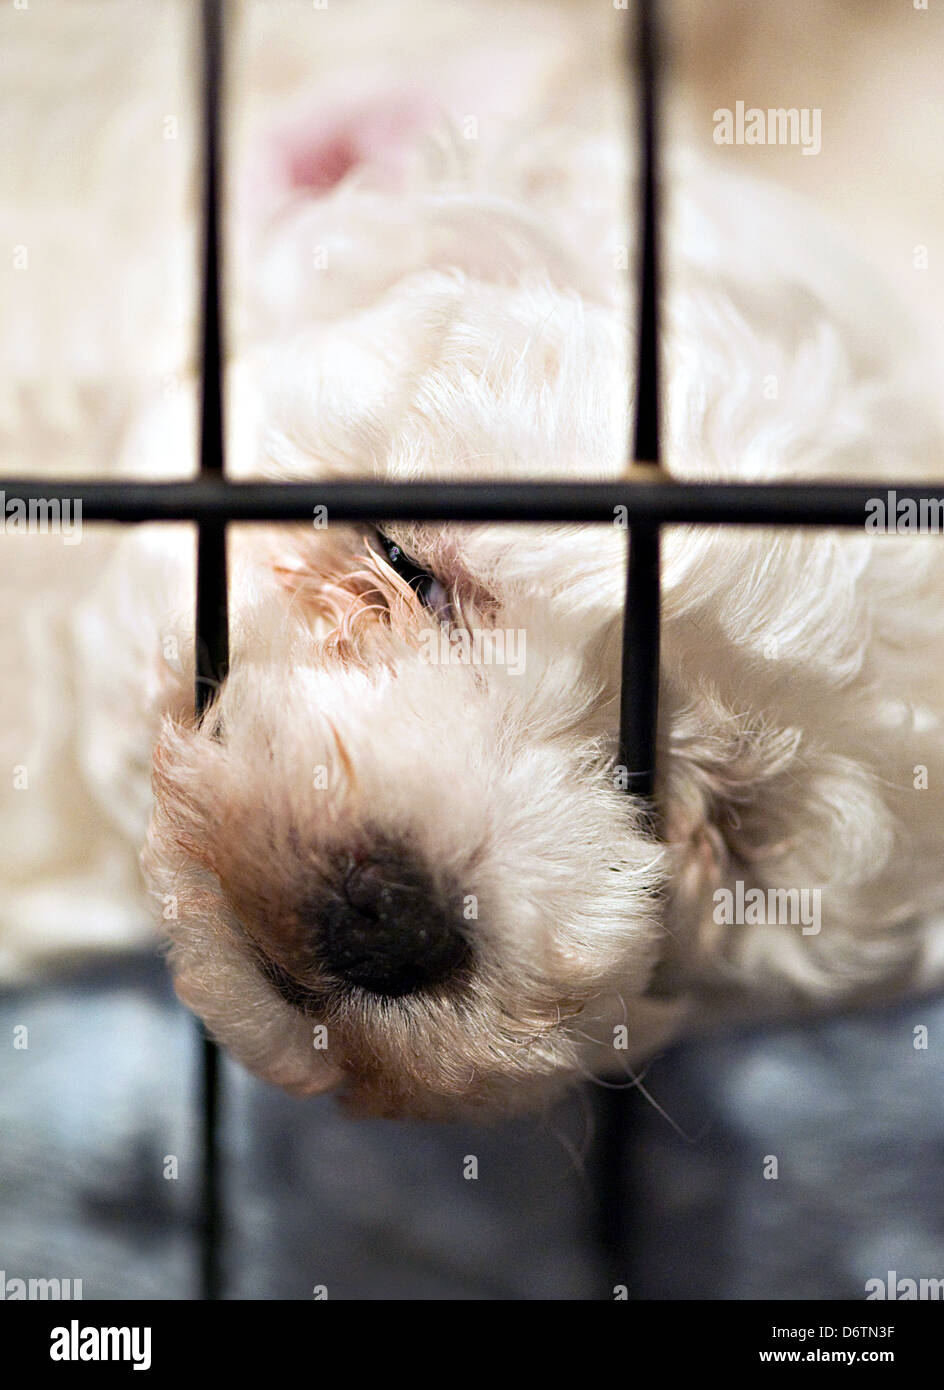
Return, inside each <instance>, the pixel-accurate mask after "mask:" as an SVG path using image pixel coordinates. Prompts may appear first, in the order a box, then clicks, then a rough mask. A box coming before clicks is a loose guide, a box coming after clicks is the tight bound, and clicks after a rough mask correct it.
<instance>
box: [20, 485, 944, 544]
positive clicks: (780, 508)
mask: <svg viewBox="0 0 944 1390" xmlns="http://www.w3.org/2000/svg"><path fill="white" fill-rule="evenodd" d="M891 497H894V498H895V499H897V501H898V503H899V504H900V503H901V502H904V501H914V502H917V503H921V502H925V503H932V504H944V487H941V486H937V487H924V486H922V485H921V484H919V483H909V484H907V485H905V484H901V485H898V486H896V487H894V489H890V487H889V484H888V483H887V482H873V483H856V484H851V483H693V482H648V481H646V482H628V481H622V480H618V481H615V482H602V483H575V482H563V481H559V482H430V481H424V482H419V483H398V482H386V481H373V480H366V481H356V482H324V483H319V482H304V483H295V482H271V481H266V482H252V483H234V482H229V481H226V480H224V479H220V478H213V477H197V478H193V479H187V480H182V481H180V482H169V483H149V482H138V481H133V482H132V481H127V480H121V481H103V482H92V481H79V480H70V479H62V478H57V479H55V480H53V479H37V478H31V479H28V480H21V479H15V480H14V479H10V480H7V481H3V480H2V479H0V535H2V534H3V532H4V531H5V530H8V529H11V521H10V517H11V516H12V515H13V513H11V512H10V504H11V501H13V500H14V499H22V500H23V501H24V502H26V503H27V505H29V503H30V502H37V501H38V502H41V503H50V502H56V501H59V502H66V501H68V502H71V503H73V504H75V503H76V502H81V512H82V517H81V519H82V521H83V522H96V521H101V522H105V521H111V522H145V521H196V522H207V521H214V520H215V521H220V520H225V521H234V522H247V521H263V522H277V521H286V522H288V521H295V522H306V521H307V522H309V523H311V522H313V520H317V521H318V522H319V524H321V523H323V522H329V523H330V522H368V521H376V520H383V521H394V520H396V521H429V522H435V521H442V522H452V521H468V522H498V521H501V522H514V521H517V522H545V523H552V522H558V523H560V522H609V523H610V524H613V522H614V521H617V522H618V523H619V524H625V525H627V526H629V525H631V524H632V523H634V522H650V523H656V524H668V525H673V524H685V523H694V524H702V525H718V524H721V525H742V526H864V525H865V522H866V519H867V517H868V515H869V510H868V509H869V507H870V505H871V506H873V507H874V503H875V500H876V499H879V500H880V501H882V502H883V503H884V502H886V501H887V500H888V499H890V498H891ZM621 508H622V509H624V510H622V511H620V510H618V509H621ZM322 509H323V510H322ZM890 520H891V522H892V523H893V521H894V516H892V517H891V518H890ZM889 529H894V527H893V524H891V525H890V527H889Z"/></svg>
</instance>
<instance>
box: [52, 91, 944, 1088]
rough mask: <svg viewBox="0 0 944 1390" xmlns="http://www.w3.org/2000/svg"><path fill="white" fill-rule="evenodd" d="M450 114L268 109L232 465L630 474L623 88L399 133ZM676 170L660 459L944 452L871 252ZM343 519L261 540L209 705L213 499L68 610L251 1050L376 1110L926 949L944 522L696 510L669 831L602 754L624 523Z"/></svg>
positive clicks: (97, 756)
mask: <svg viewBox="0 0 944 1390" xmlns="http://www.w3.org/2000/svg"><path fill="white" fill-rule="evenodd" d="M616 95H617V96H618V94H616ZM434 97H435V93H434V94H433V98H431V99H430V103H429V105H430V106H432V107H435V104H436V103H435V99H434ZM384 112H386V113H387V114H386V117H385V116H384ZM401 126H402V127H403V131H402V138H401V139H396V140H392V139H388V137H389V134H390V131H391V130H394V129H399V128H400V127H401ZM436 128H437V127H436V123H435V118H434V117H431V116H430V115H429V110H428V105H427V101H426V99H425V98H424V101H422V102H420V103H418V104H413V103H411V102H407V103H406V104H404V100H403V96H402V92H399V91H396V90H387V89H385V88H384V87H383V85H382V84H381V85H380V87H379V88H378V89H377V90H376V91H374V92H373V93H372V94H371V95H370V97H369V99H367V98H364V99H363V100H361V98H360V97H358V99H357V100H352V103H351V106H350V108H349V109H347V110H345V111H344V113H343V117H342V118H339V122H338V124H337V125H336V126H332V128H331V129H327V127H326V123H325V121H324V120H313V119H312V117H311V114H310V113H306V112H305V111H300V112H298V113H296V115H295V116H294V117H293V120H292V122H291V123H290V124H288V125H286V126H285V127H283V128H281V129H279V128H275V127H274V134H273V137H272V143H270V145H269V146H268V148H267V151H266V153H265V156H264V159H263V163H262V164H261V165H259V166H257V168H260V167H264V168H265V169H266V171H267V173H266V176H265V178H264V179H263V180H262V183H261V184H260V183H253V185H252V186H251V188H250V192H249V194H248V196H247V200H246V204H245V206H246V207H251V208H252V209H253V215H252V218H248V217H247V218H245V219H244V224H243V227H242V230H241V236H242V237H243V240H242V241H241V242H240V244H239V252H238V254H239V258H240V267H241V269H240V271H239V274H240V275H241V276H242V277H243V280H244V290H245V293H244V296H243V303H242V305H241V310H240V319H239V324H240V341H241V345H242V347H243V349H244V351H243V352H242V354H241V361H240V363H239V364H237V365H236V366H234V368H233V371H232V374H231V377H230V381H229V393H230V398H231V404H232V409H233V424H232V426H231V431H230V435H231V438H232V439H233V441H234V455H233V457H232V459H231V463H232V466H233V469H234V471H235V472H236V473H239V474H242V475H247V474H250V473H263V474H265V475H266V476H271V477H278V478H326V479H328V478H346V477H356V476H361V477H374V478H388V479H402V480H408V479H416V478H433V479H436V478H439V479H444V478H480V479H489V478H513V477H522V478H524V477H527V478H532V479H534V478H549V479H550V478H564V477H567V478H581V479H593V478H597V479H600V478H614V477H618V476H620V474H621V473H622V471H623V469H624V468H625V466H626V461H627V439H628V437H629V428H628V425H629V419H630V409H631V401H632V395H633V389H632V382H631V372H630V362H631V355H630V353H629V352H628V350H627V349H628V347H629V335H628V331H627V323H628V322H629V321H630V318H631V307H632V298H633V292H632V283H633V266H634V264H635V257H634V251H633V247H632V244H630V245H629V246H628V247H626V246H624V245H622V244H621V243H622V233H621V231H620V225H621V221H620V211H619V210H620V208H621V207H622V191H623V179H622V175H621V147H620V141H619V139H618V137H617V134H616V133H615V131H614V129H613V127H612V124H611V123H608V122H606V121H602V122H597V123H594V122H592V121H591V122H590V124H589V127H588V128H584V127H582V126H581V124H580V123H579V122H578V121H577V120H576V119H574V120H571V121H569V122H568V123H567V124H564V125H561V126H559V127H557V128H551V127H548V128H547V129H545V130H544V131H543V132H542V134H541V137H540V138H537V137H535V138H533V139H530V140H527V139H522V140H518V141H516V142H515V144H514V146H513V148H512V153H511V154H507V153H506V157H505V158H503V159H495V160H493V161H492V162H491V163H490V164H488V163H486V165H485V173H483V165H482V163H481V161H478V162H477V161H473V160H470V159H469V158H468V157H467V155H466V154H464V153H463V155H462V157H460V156H459V155H456V154H455V152H454V153H453V157H451V158H446V159H445V161H444V162H443V161H442V160H441V161H440V162H439V164H438V165H436V166H435V167H434V168H433V171H432V172H429V170H430V167H431V166H430V162H429V160H428V159H427V161H426V162H425V164H424V163H423V161H421V160H420V161H417V162H411V160H410V159H409V157H408V152H409V150H411V149H414V148H415V147H416V144H417V136H418V135H421V134H422V133H423V132H424V131H426V130H432V129H436ZM326 130H327V133H326ZM377 130H380V131H381V132H383V139H382V140H380V141H379V143H378V141H377V140H376V139H375V138H374V133H375V132H376V131H377ZM306 131H307V132H310V133H308V134H307V135H306ZM311 132H313V133H311ZM352 151H353V153H352ZM362 164H363V167H361V166H362ZM254 177H259V175H258V174H257V175H255V176H254ZM263 184H264V187H265V192H264V194H263V193H262V192H259V191H258V190H259V189H260V188H261V187H262V186H263ZM668 187H669V190H670V191H671V198H670V200H669V206H668V210H667V213H666V235H667V242H668V248H667V249H668V275H667V287H666V295H665V300H664V309H663V318H664V330H665V362H666V371H665V377H666V396H665V401H664V415H665V435H666V461H667V466H668V468H669V470H670V471H671V472H672V473H673V474H674V475H676V476H678V477H700V478H752V479H771V478H794V479H796V478H811V479H812V478H821V479H822V478H827V477H851V478H856V479H861V478H870V479H871V478H881V479H883V480H886V481H887V483H888V485H889V486H893V485H894V480H895V479H896V478H897V479H903V478H910V479H917V478H920V477H922V476H928V475H929V473H930V469H929V461H930V460H933V459H934V458H935V448H936V444H937V438H938V422H937V420H936V419H935V418H934V416H933V414H932V413H931V411H930V410H929V409H928V408H927V407H926V405H925V404H924V402H923V400H922V393H921V391H920V378H918V377H917V376H916V375H915V373H914V372H913V371H912V369H911V366H910V360H911V359H910V357H909V348H908V338H907V332H906V330H904V329H903V328H900V327H899V326H897V320H896V317H895V314H894V313H893V312H892V311H891V310H890V309H889V308H888V306H887V305H884V304H883V305H880V303H879V299H878V291H876V289H875V288H874V287H873V286H872V285H871V284H870V282H869V281H868V280H867V279H863V278H862V277H861V276H860V274H859V272H857V271H856V269H855V268H854V267H853V266H852V265H851V264H850V262H849V260H848V258H847V257H846V256H844V255H843V254H841V253H840V252H838V251H836V250H834V249H830V247H829V246H828V244H827V240H826V239H825V237H824V235H821V234H820V233H819V232H815V233H813V232H811V227H812V225H813V224H812V223H811V221H810V220H809V219H808V217H807V214H806V213H805V212H804V211H803V210H802V209H798V208H796V207H795V206H793V205H792V204H784V203H783V202H782V201H780V200H777V199H770V198H769V197H768V195H765V194H763V193H762V191H761V190H759V189H755V188H754V187H752V186H750V185H743V184H740V183H738V182H737V181H736V180H728V179H725V180H719V179H718V178H717V176H715V175H711V176H710V177H709V176H708V175H707V174H706V172H705V171H704V170H702V169H701V168H700V167H699V165H698V164H697V162H695V161H686V160H678V161H676V162H675V163H674V164H673V166H672V169H671V178H670V180H669V185H668ZM254 190H256V191H255V192H254ZM260 203H261V204H262V208H261V212H260V208H259V204H260ZM313 261H314V267H315V272H317V273H313V269H312V266H313ZM250 281H251V282H252V284H251V287H250ZM191 421H192V413H191V405H190V402H189V401H188V400H187V398H186V395H185V393H177V395H176V396H175V398H174V399H173V400H172V401H171V402H170V403H167V402H163V403H161V404H160V405H159V406H158V407H156V408H155V409H154V410H152V411H148V412H146V413H145V414H144V416H143V417H142V420H141V422H140V424H139V426H138V428H137V429H136V431H135V432H134V433H133V434H132V437H131V441H130V443H129V449H130V450H131V452H132V453H133V455H134V456H135V458H141V457H142V456H147V457H149V458H150V459H152V460H153V463H154V467H155V468H156V469H157V470H158V471H160V470H161V468H162V467H165V468H166V467H168V466H170V465H169V464H168V463H162V460H173V459H175V458H176V457H179V456H180V451H185V450H186V447H187V444H186V440H187V437H188V435H187V431H188V428H189V426H190V423H191ZM247 445H248V447H247ZM323 520H324V518H321V517H320V516H316V517H315V518H314V519H313V524H312V526H310V527H306V528H300V527H273V528H265V529H263V528H259V529H253V528H248V527H247V528H240V529H239V531H238V533H237V534H236V535H235V536H234V537H233V546H232V551H233V565H232V582H231V621H232V653H231V655H232V664H231V671H230V674H229V676H228V678H227V680H226V681H225V683H224V685H223V687H222V689H221V690H220V691H219V693H218V695H217V698H216V699H215V701H214V704H213V706H212V709H211V710H210V712H209V714H208V715H207V717H206V718H205V719H204V720H203V722H202V723H201V724H199V725H197V724H195V722H194V719H193V716H192V708H191V706H192V587H193V577H192V539H191V538H190V536H189V535H188V534H184V533H183V532H178V531H177V530H173V531H170V530H168V529H166V528H150V529H149V530H147V531H145V532H142V533H140V534H137V535H134V536H131V537H129V538H128V539H127V540H126V541H125V543H124V544H122V545H121V546H119V548H118V551H117V553H116V556H115V560H114V563H113V565H112V567H111V569H110V570H109V572H108V574H107V575H106V576H105V577H104V579H103V581H102V584H101V587H100V590H99V592H97V593H96V594H95V595H93V597H92V598H91V599H90V600H89V601H88V603H87V604H86V605H85V606H84V607H83V609H82V612H81V615H80V618H79V623H78V628H77V631H78V632H79V633H80V635H81V634H84V635H85V637H86V638H88V637H89V636H90V635H92V636H93V639H94V640H95V641H96V642H98V643H99V647H100V646H101V644H102V643H103V642H104V643H105V644H106V650H107V652H108V662H107V664H106V665H104V666H102V665H101V664H99V665H98V666H97V667H94V668H90V667H89V666H88V665H87V664H86V665H84V666H83V665H82V663H81V662H80V667H81V669H82V676H81V680H80V689H79V692H78V697H77V698H78V703H79V706H80V708H81V709H82V710H83V711H84V712H85V722H84V725H83V727H84V729H85V732H86V735H87V737H86V739H85V742H84V746H83V752H82V758H83V766H84V776H85V780H86V783H87V785H88V786H89V787H90V788H91V790H92V792H93V795H95V796H96V797H97V799H98V800H99V802H100V804H101V806H102V807H107V808H108V810H109V813H110V814H111V815H112V816H113V817H115V819H116V820H118V821H119V822H120V823H121V824H122V826H123V827H124V828H125V829H126V830H127V829H130V828H133V826H134V825H135V824H137V823H139V822H140V820H141V819H142V818H143V816H144V814H146V809H147V805H146V803H147V798H146V795H145V792H144V782H143V779H142V776H141V764H142V761H143V760H144V759H145V758H146V756H147V753H148V750H149V748H150V747H151V745H152V744H154V751H153V786H154V793H155V803H154V809H153V816H152V818H151V824H150V829H149V832H148V837H147V849H146V851H145V856H144V862H145V870H146V875H147V879H148V882H149V885H150V889H151V892H152V894H153V896H154V898H155V901H156V903H157V906H158V911H159V915H160V917H161V923H162V927H163V928H164V930H165V931H166V932H167V934H168V935H169V937H170V940H171V943H172V951H171V961H172V966H173V970H174V974H175V978H176V981H177V987H178V990H179V993H180V994H181V997H182V998H183V999H184V1000H185V1001H186V1002H187V1003H188V1004H189V1005H190V1006H191V1007H192V1008H194V1009H195V1010H196V1011H197V1012H198V1013H199V1014H200V1016H201V1017H202V1018H204V1019H205V1020H206V1022H207V1024H208V1026H209V1028H210V1029H211V1031H212V1032H213V1034H214V1035H215V1036H216V1037H217V1038H218V1039H219V1040H220V1041H221V1042H222V1043H223V1044H224V1045H225V1046H227V1047H228V1048H230V1049H231V1050H232V1051H233V1052H234V1053H235V1054H236V1055H237V1056H238V1057H239V1058H240V1059H241V1060H242V1061H243V1062H244V1063H245V1064H246V1065H247V1066H249V1067H250V1068H252V1069H253V1070H254V1071H256V1072H258V1073H259V1074H261V1075H263V1076H265V1077H267V1078H269V1079H271V1080H273V1081H274V1082H276V1083H278V1084H280V1085H283V1086H286V1087H288V1088H290V1089H293V1090H295V1091H298V1092H301V1093H310V1092H315V1091H320V1090H324V1089H327V1088H330V1087H333V1086H339V1087H340V1088H341V1090H342V1093H343V1094H344V1096H345V1097H346V1098H347V1099H348V1100H349V1101H350V1102H351V1103H352V1104H353V1105H354V1106H355V1107H356V1108H359V1109H362V1110H366V1111H371V1112H374V1113H381V1114H390V1115H402V1114H416V1115H429V1116H442V1115H450V1114H454V1113H461V1112H464V1111H466V1110H476V1111H479V1110H482V1111H488V1110H511V1109H515V1108H524V1107H528V1106H532V1105H535V1104H538V1103H540V1102H541V1101H542V1100H543V1099H544V1098H545V1097H546V1096H548V1095H549V1094H551V1093H553V1092H554V1091H555V1090H557V1089H559V1088H561V1087H562V1086H564V1085H566V1084H567V1083H568V1082H569V1081H570V1080H571V1079H572V1078H574V1077H575V1076H577V1075H580V1074H584V1073H586V1072H587V1071H589V1070H601V1069H612V1068H613V1067H620V1066H621V1065H622V1066H623V1067H624V1068H625V1067H626V1066H627V1065H630V1066H631V1065H632V1063H633V1061H634V1060H635V1059H637V1058H639V1057H641V1056H644V1055H645V1054H646V1053H647V1052H649V1051H651V1050H652V1049H653V1048H655V1047H658V1046H660V1045H661V1044H662V1042H663V1041H665V1040H666V1039H667V1038H669V1037H671V1036H673V1035H674V1034H676V1033H677V1032H678V1031H680V1030H681V1029H682V1028H683V1027H684V1026H691V1025H692V1024H693V1023H697V1022H698V1021H699V1020H701V1019H703V1018H706V1017H710V1016H712V1015H713V1014H714V1013H716V1012H717V1011H718V1010H719V1009H720V1010H721V1011H723V1012H726V1013H728V1014H731V1013H732V1012H740V1011H743V1010H744V1009H745V1008H755V1007H757V1006H758V1005H761V1006H762V1007H764V1008H766V1009H780V1008H784V1007H790V1006H791V1005H793V1004H795V1003H796V1002H797V1001H799V1000H801V999H807V1000H809V999H815V1000H821V1001H827V1002H833V1001H836V1000H840V999H847V998H850V997H859V996H863V995H867V994H871V993H874V992H875V991H877V990H878V991H888V990H890V989H892V988H900V987H902V986H907V987H925V986H927V985H928V984H931V983H933V982H934V981H935V980H936V979H938V978H939V977H940V973H941V960H940V958H941V951H940V947H939V945H938V942H939V935H938V933H937V932H936V931H935V930H934V928H933V926H932V925H931V923H932V922H933V913H934V911H935V910H936V909H938V908H939V907H940V906H941V904H942V899H944V871H942V856H941V850H942V831H944V725H942V722H941V715H942V713H944V711H942V704H944V681H942V677H944V669H942V667H944V661H942V655H941V653H942V637H944V611H942V606H941V603H940V595H941V582H942V579H944V549H942V543H941V542H940V541H939V540H935V538H934V537H930V538H922V539H907V540H906V539H903V538H901V537H892V538H877V537H875V536H873V535H870V534H868V533H867V531H866V527H865V522H866V518H865V517H863V529H862V533H861V534H848V535H844V536H842V537H839V536H837V535H835V534H832V533H823V532H812V531H786V530H784V531H777V532H769V531H764V532H756V531H754V532H752V531H747V530H745V531H732V530H731V529H725V530H724V531H721V530H697V529H688V528H678V529H672V530H670V531H668V532H667V534H666V538H665V558H664V591H665V592H664V654H663V670H662V682H661V685H662V728H661V734H660V750H659V751H660V759H661V798H662V802H663V806H664V811H665V843H664V844H659V843H656V842H654V841H653V840H652V838H651V837H650V836H649V835H648V834H647V833H646V832H645V829H644V825H643V822H642V820H641V817H640V813H639V808H638V807H637V806H636V805H635V804H634V802H633V800H632V798H630V797H628V796H627V795H626V794H625V792H624V791H623V790H622V779H621V773H620V769H618V768H614V766H613V763H614V758H615V747H616V736H617V723H618V694H619V686H618V682H619V660H620V634H621V621H622V599H623V578H624V569H625V549H626V532H625V530H624V529H621V527H620V526H619V525H618V524H617V523H618V518H617V519H615V521H614V525H613V526H611V527H580V526H568V527H556V528H551V527H544V526H534V525H527V524H521V525H514V526H457V525H449V526H433V525H430V526H398V525H393V524H386V523H385V519H384V518H378V519H377V520H378V527H377V528H376V529H375V528H372V527H363V528H358V527H346V526H332V525H330V522H331V518H330V516H329V517H328V518H327V522H328V523H329V524H328V525H327V526H323V525H322V524H321V522H322V521H323ZM119 668H120V670H119ZM129 712H133V717H130V714H129ZM106 746H107V747H108V748H109V749H110V750H111V751H110V753H109V754H108V756H107V759H106V758H105V757H103V752H102V750H103V749H104V748H105V747H106ZM119 788H121V789H123V791H121V792H119V790H117V789H119Z"/></svg>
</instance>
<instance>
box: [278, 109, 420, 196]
mask: <svg viewBox="0 0 944 1390" xmlns="http://www.w3.org/2000/svg"><path fill="white" fill-rule="evenodd" d="M436 110H437V103H436V101H435V100H434V99H433V97H432V94H431V93H424V92H417V91H416V90H415V89H410V88H407V89H398V90H394V91H387V92H383V93H381V94H380V95H379V96H372V97H369V98H364V99H362V100H360V101H357V102H354V103H349V104H347V105H346V106H345V107H344V108H343V109H340V110H339V109H337V108H335V109H326V108H325V106H324V105H321V106H318V107H314V108H312V109H311V110H310V111H307V112H305V113H303V114H302V115H301V116H298V117H296V118H295V119H294V120H293V121H292V122H291V124H290V125H287V126H284V127H283V128H282V129H281V130H278V131H276V132H274V133H273V134H272V135H270V136H269V138H268V139H267V141H266V153H265V158H264V166H265V175H266V179H265V181H266V183H267V184H268V185H269V188H270V189H271V190H272V192H273V193H274V194H275V195H276V196H278V195H279V194H282V195H284V194H287V193H291V192H297V191H299V190H308V191H310V192H312V193H327V192H329V191H330V190H331V189H332V188H334V187H336V185H337V184H339V183H340V182H341V180H342V179H343V178H345V177H346V176H347V175H348V174H349V173H350V172H351V171H352V170H353V169H356V168H358V167H359V166H361V165H370V166H372V167H373V168H375V169H377V170H379V171H380V172H381V173H383V174H384V175H385V176H388V177H390V178H394V179H395V178H396V177H398V176H399V175H401V174H402V172H403V169H404V167H405V164H406V159H407V155H408V153H409V150H410V148H411V147H412V146H413V145H414V144H415V142H416V140H417V139H418V137H419V134H420V132H421V131H422V129H423V128H424V127H427V126H429V125H430V124H431V123H432V121H433V120H434V118H435V114H436Z"/></svg>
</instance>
